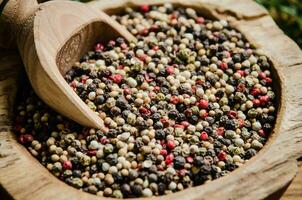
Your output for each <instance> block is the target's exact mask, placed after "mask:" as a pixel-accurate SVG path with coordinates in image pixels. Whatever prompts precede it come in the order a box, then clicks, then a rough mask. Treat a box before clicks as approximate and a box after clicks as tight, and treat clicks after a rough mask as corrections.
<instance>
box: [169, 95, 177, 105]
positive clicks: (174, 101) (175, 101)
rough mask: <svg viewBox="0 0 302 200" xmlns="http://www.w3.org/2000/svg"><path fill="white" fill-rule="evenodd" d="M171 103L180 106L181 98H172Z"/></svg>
mask: <svg viewBox="0 0 302 200" xmlns="http://www.w3.org/2000/svg"><path fill="white" fill-rule="evenodd" d="M170 102H171V103H173V104H178V103H179V98H178V97H177V96H172V97H171V99H170Z"/></svg>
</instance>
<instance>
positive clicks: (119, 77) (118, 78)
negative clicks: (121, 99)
mask: <svg viewBox="0 0 302 200" xmlns="http://www.w3.org/2000/svg"><path fill="white" fill-rule="evenodd" d="M111 79H112V80H113V82H114V83H116V84H120V83H121V82H122V80H123V76H122V75H121V74H115V75H113V76H112V77H111Z"/></svg>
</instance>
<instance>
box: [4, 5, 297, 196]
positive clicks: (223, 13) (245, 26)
mask: <svg viewBox="0 0 302 200" xmlns="http://www.w3.org/2000/svg"><path fill="white" fill-rule="evenodd" d="M156 2H157V3H161V2H163V0H158V1H156ZM165 2H167V0H166V1H165ZM169 2H171V1H169ZM173 2H176V3H177V4H179V5H184V6H188V5H190V6H193V7H195V8H196V9H199V10H201V11H203V12H204V13H207V14H209V15H210V16H212V17H216V18H220V19H229V20H231V24H232V25H233V26H234V27H235V28H237V29H238V30H240V31H241V32H242V33H243V34H244V35H246V37H247V38H248V40H249V41H250V42H252V43H253V44H256V45H257V47H258V48H259V49H260V50H262V51H263V52H264V53H265V54H266V55H267V56H268V57H269V58H270V60H271V61H272V63H273V64H274V68H275V75H276V77H275V78H276V79H277V80H279V81H280V86H278V87H277V88H278V90H279V94H280V109H279V113H278V119H277V124H276V127H275V129H274V133H273V134H272V136H271V138H270V140H269V142H268V144H267V145H265V147H264V149H263V150H262V151H261V152H259V153H258V154H257V155H256V156H255V157H254V158H252V159H251V160H250V161H249V162H247V163H246V164H245V165H244V166H243V167H241V168H239V169H237V170H235V171H234V172H232V173H231V175H228V176H225V177H223V178H220V179H217V180H215V181H212V182H210V183H208V184H205V185H202V186H198V187H194V188H190V189H186V190H184V191H182V192H177V193H174V194H170V195H166V196H161V197H154V198H152V199H162V200H172V199H173V200H175V199H251V200H254V199H264V198H267V197H270V199H276V197H277V196H278V195H279V194H278V193H280V192H277V193H276V191H282V188H284V187H286V186H287V185H289V184H290V183H291V181H292V180H293V178H294V177H295V176H296V174H297V173H298V171H299V166H298V159H299V158H300V157H301V156H302V92H301V91H302V90H301V89H302V79H301V74H302V53H301V50H300V49H299V48H298V46H297V45H296V44H295V43H294V42H292V41H291V40H290V39H289V38H288V37H287V36H285V35H284V34H283V32H281V31H280V29H279V28H278V27H277V26H276V25H275V23H274V22H273V20H272V19H271V18H270V17H269V16H268V14H267V12H266V11H265V10H264V9H263V8H261V7H259V6H258V5H257V4H255V3H254V2H252V1H250V0H241V1H237V0H223V1H222V0H199V1H197V0H196V1H195V0H194V1H192V0H190V1H183V0H182V1H181V0H174V1H173ZM201 2H202V3H203V4H201ZM143 3H150V4H152V3H153V4H154V1H151V0H144V1H140V0H133V1H122V0H116V1H112V0H111V1H109V0H102V1H100V2H98V3H92V4H91V6H93V7H95V8H98V9H104V10H106V11H108V12H116V11H117V9H115V8H117V7H121V6H123V7H125V5H131V6H135V5H139V4H143ZM251 27H252V28H251ZM7 56H10V57H11V58H13V59H7ZM2 58H3V59H6V60H9V61H8V63H7V64H5V62H1V60H0V184H1V186H2V191H3V190H4V189H5V192H6V197H8V196H11V197H13V198H14V199H22V200H23V199H33V200H36V199H37V200H38V199H58V200H65V199H66V200H67V199H68V200H69V199H92V200H94V199H108V198H100V197H96V196H94V195H91V194H88V193H84V192H79V191H77V190H76V189H74V188H72V187H70V186H67V185H66V184H65V183H63V182H62V181H59V180H58V179H56V178H55V177H54V176H52V175H51V174H50V173H49V172H48V171H47V169H45V168H44V167H43V166H42V165H41V164H39V163H38V161H37V160H35V158H33V157H32V156H31V155H30V154H29V153H28V152H27V151H26V149H25V148H24V147H23V146H21V145H19V144H18V143H17V141H16V139H15V137H14V135H13V133H11V132H10V117H11V108H12V104H13V99H14V95H15V93H16V89H17V87H16V83H17V80H18V79H17V74H18V71H19V70H18V66H21V65H20V61H19V59H18V57H17V56H15V55H14V54H10V53H7V55H6V56H2ZM12 66H14V70H11V67H12ZM299 173H300V174H302V172H301V171H300V172H299ZM301 183H302V178H301V175H299V174H298V175H297V176H296V179H294V181H293V182H292V184H291V185H290V187H289V188H288V189H287V190H286V192H285V193H284V196H283V197H282V199H293V200H297V199H301V198H302V196H300V195H301V193H300V191H301ZM0 191H1V188H0ZM273 193H275V194H273Z"/></svg>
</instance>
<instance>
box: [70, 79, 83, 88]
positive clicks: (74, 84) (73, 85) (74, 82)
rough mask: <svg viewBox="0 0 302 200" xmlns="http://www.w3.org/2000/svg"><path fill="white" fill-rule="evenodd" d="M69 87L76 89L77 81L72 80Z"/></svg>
mask: <svg viewBox="0 0 302 200" xmlns="http://www.w3.org/2000/svg"><path fill="white" fill-rule="evenodd" d="M85 82H86V81H85ZM82 83H83V80H82ZM69 85H70V86H71V87H73V88H76V87H77V85H78V83H77V81H75V80H73V81H72V82H71V83H69Z"/></svg>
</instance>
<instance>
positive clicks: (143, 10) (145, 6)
mask: <svg viewBox="0 0 302 200" xmlns="http://www.w3.org/2000/svg"><path fill="white" fill-rule="evenodd" d="M149 10H150V6H149V5H147V4H144V5H141V6H140V11H141V12H143V13H145V12H148V11H149Z"/></svg>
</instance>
